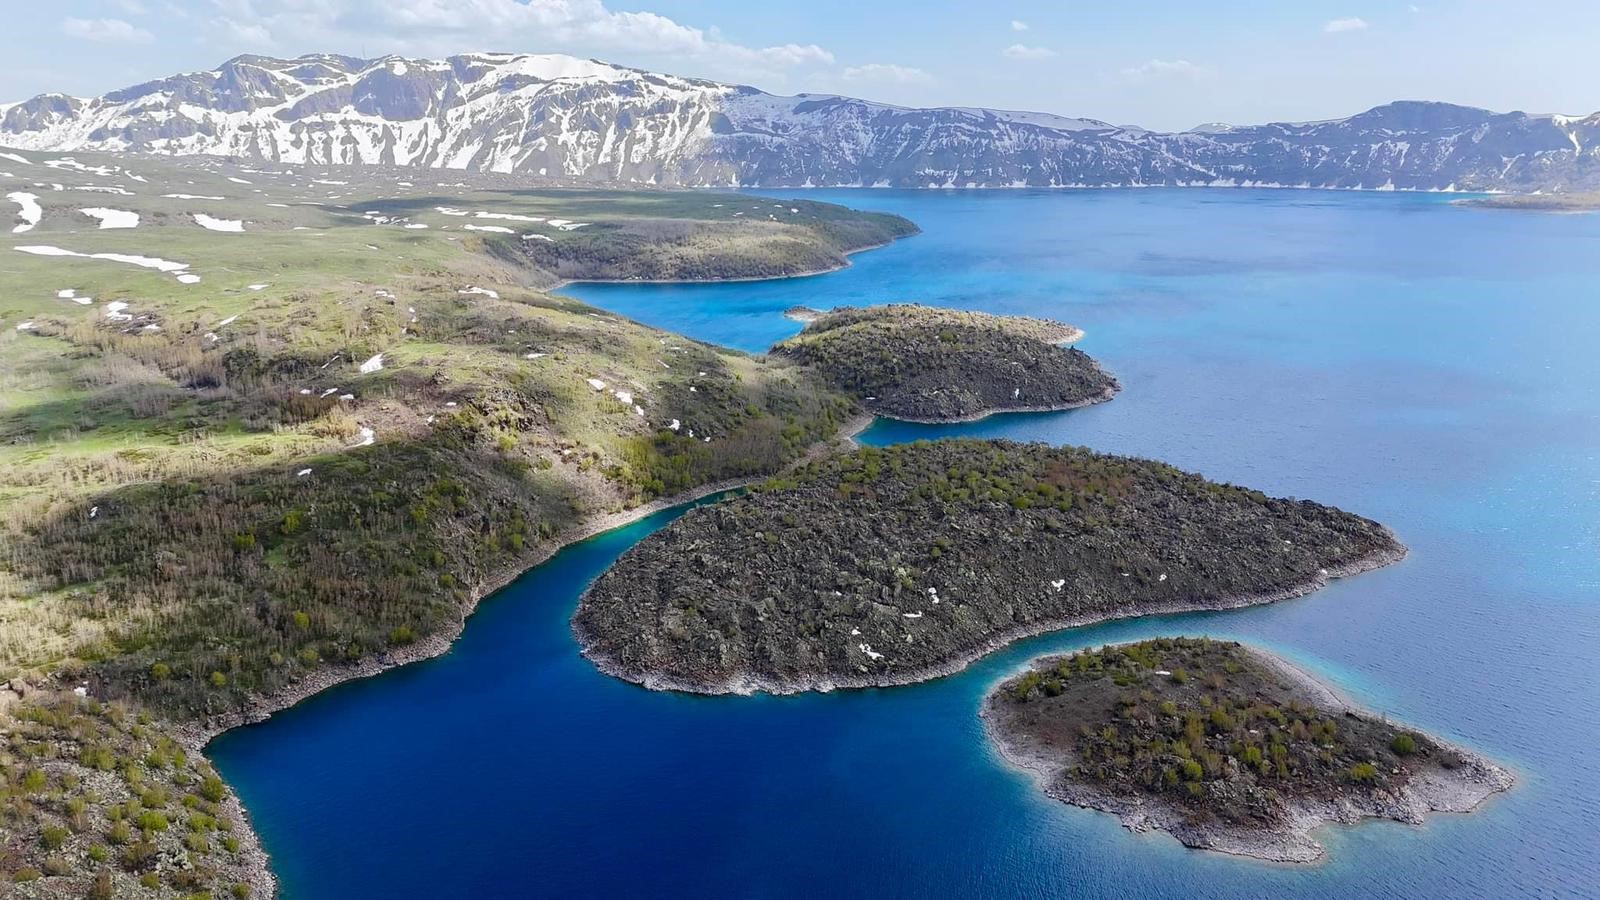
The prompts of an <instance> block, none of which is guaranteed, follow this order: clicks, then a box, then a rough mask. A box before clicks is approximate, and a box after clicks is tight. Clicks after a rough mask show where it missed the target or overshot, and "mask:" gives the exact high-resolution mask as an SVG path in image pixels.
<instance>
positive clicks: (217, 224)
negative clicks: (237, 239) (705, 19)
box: [190, 213, 244, 232]
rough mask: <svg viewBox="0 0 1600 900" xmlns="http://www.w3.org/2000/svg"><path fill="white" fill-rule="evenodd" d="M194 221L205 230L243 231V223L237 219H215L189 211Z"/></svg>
mask: <svg viewBox="0 0 1600 900" xmlns="http://www.w3.org/2000/svg"><path fill="white" fill-rule="evenodd" d="M190 215H192V216H194V222H195V224H196V225H199V226H200V227H201V228H204V229H205V230H207V231H233V232H240V231H244V223H243V222H241V221H239V220H238V219H216V218H212V217H211V216H208V215H206V214H205V213H190Z"/></svg>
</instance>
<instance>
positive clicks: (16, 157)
mask: <svg viewBox="0 0 1600 900" xmlns="http://www.w3.org/2000/svg"><path fill="white" fill-rule="evenodd" d="M0 159H9V160H11V161H12V162H19V163H22V164H23V165H25V166H31V165H33V163H32V162H30V161H29V160H28V158H27V157H26V156H22V155H20V154H16V153H4V152H0Z"/></svg>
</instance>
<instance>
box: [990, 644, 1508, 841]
mask: <svg viewBox="0 0 1600 900" xmlns="http://www.w3.org/2000/svg"><path fill="white" fill-rule="evenodd" d="M1247 649H1248V652H1249V653H1250V654H1251V655H1252V657H1253V658H1254V659H1255V660H1256V661H1257V662H1259V663H1262V664H1263V666H1264V667H1265V668H1268V669H1270V670H1271V671H1272V672H1273V673H1275V674H1276V675H1278V676H1279V677H1281V678H1283V679H1284V680H1285V681H1286V682H1288V683H1290V684H1292V685H1294V687H1295V688H1296V689H1297V690H1299V691H1302V692H1303V693H1304V694H1305V695H1307V696H1309V697H1313V698H1315V702H1316V705H1317V706H1318V707H1319V708H1322V709H1324V710H1327V711H1329V712H1333V713H1337V714H1339V715H1342V716H1351V717H1357V716H1365V715H1366V714H1365V713H1364V711H1363V710H1361V709H1360V708H1359V707H1358V706H1356V705H1355V704H1354V703H1353V702H1351V701H1350V700H1349V699H1348V698H1346V697H1345V696H1344V695H1343V694H1342V693H1340V692H1339V691H1338V690H1337V689H1335V688H1333V687H1332V686H1331V685H1329V684H1327V683H1326V682H1324V681H1322V680H1321V679H1319V678H1317V677H1316V676H1314V675H1312V674H1310V673H1308V672H1306V671H1305V670H1303V669H1301V668H1299V667H1298V666H1295V665H1294V664H1293V663H1290V662H1289V661H1288V660H1285V659H1283V658H1282V657H1280V656H1277V655H1276V654H1273V653H1270V652H1267V651H1265V650H1261V649H1260V648H1247ZM1038 662H1039V660H1033V661H1030V662H1029V663H1028V664H1027V665H1026V666H1024V667H1023V668H1022V669H1020V670H1018V671H1022V672H1025V671H1028V670H1030V669H1032V668H1033V667H1034V666H1035V665H1036V664H1037V663H1038ZM1016 675H1017V673H1016V672H1013V673H1012V674H1010V675H1007V676H1006V677H1005V678H1002V679H1000V680H998V681H997V682H996V683H995V684H994V685H993V686H992V687H991V689H990V691H989V692H987V694H986V696H985V699H984V701H983V704H982V707H981V708H980V711H979V716H980V718H981V719H982V720H983V723H984V731H985V733H986V734H987V735H988V737H989V740H990V746H991V747H992V748H993V749H994V751H995V752H996V754H997V755H998V756H999V757H1000V758H1001V759H1002V760H1003V761H1004V762H1006V763H1007V764H1008V765H1010V766H1011V767H1013V768H1015V769H1018V770H1021V771H1023V772H1026V773H1028V774H1029V775H1030V776H1032V777H1033V779H1034V781H1035V782H1036V784H1038V785H1039V787H1040V789H1041V790H1043V791H1044V793H1045V794H1046V795H1047V796H1049V797H1052V798H1054V799H1056V800H1059V801H1061V802H1063V803H1066V804H1069V805H1071V806H1077V807H1081V808H1084V809H1091V810H1096V811H1099V812H1105V813H1109V814H1111V815H1114V816H1116V817H1117V819H1118V821H1119V822H1121V824H1122V825H1123V827H1125V828H1127V829H1128V830H1129V831H1131V832H1134V833H1136V834H1143V833H1147V832H1151V831H1160V832H1165V833H1167V834H1169V835H1171V836H1172V837H1173V838H1174V839H1176V840H1177V841H1178V842H1179V843H1181V844H1183V845H1184V846H1186V847H1190V848H1193V849H1198V850H1209V851H1212V852H1217V853H1224V854H1228V855H1232V856H1241V857H1247V858H1250V859H1255V860H1261V861H1265V862H1275V863H1294V864H1307V863H1316V862H1320V861H1322V860H1323V859H1324V858H1325V856H1326V853H1325V849H1324V848H1323V846H1322V845H1321V844H1320V843H1318V842H1317V840H1316V839H1315V838H1313V837H1312V832H1314V831H1315V830H1317V829H1318V828H1321V827H1323V826H1324V825H1328V824H1339V825H1355V824H1359V823H1360V822H1362V821H1364V820H1369V819H1388V820H1393V821H1397V822H1403V823H1406V824H1409V825H1422V824H1424V822H1425V820H1426V817H1427V816H1428V815H1429V814H1431V813H1438V812H1444V813H1467V812H1471V811H1473V810H1475V809H1477V808H1479V807H1480V806H1482V805H1483V803H1485V802H1486V801H1487V800H1488V799H1489V798H1491V797H1493V796H1494V795H1495V794H1498V793H1501V792H1503V791H1506V790H1509V789H1510V788H1511V787H1512V786H1513V785H1514V784H1515V783H1516V778H1515V776H1513V775H1512V773H1511V772H1510V771H1509V770H1507V769H1506V768H1505V767H1503V766H1500V765H1498V764H1496V763H1494V762H1492V761H1490V760H1488V759H1487V758H1485V757H1483V756H1482V755H1481V754H1478V753H1476V752H1474V751H1471V750H1468V749H1466V748H1463V747H1460V746H1458V745H1455V744H1451V743H1447V742H1445V741H1442V740H1440V739H1438V738H1434V737H1431V736H1429V737H1428V738H1427V740H1428V741H1429V742H1430V743H1431V744H1433V745H1434V746H1436V747H1437V748H1439V749H1441V750H1443V751H1445V752H1448V753H1451V754H1453V755H1454V756H1455V758H1456V759H1457V761H1458V764H1457V765H1456V766H1455V767H1454V768H1441V767H1437V766H1435V767H1429V768H1427V769H1424V770H1422V771H1420V772H1416V773H1413V774H1411V775H1410V776H1409V777H1408V778H1407V779H1406V781H1405V782H1404V783H1402V784H1400V785H1398V786H1392V787H1386V788H1384V789H1382V790H1373V791H1370V792H1362V791H1356V790H1351V791H1348V792H1340V794H1339V795H1338V796H1336V797H1316V796H1290V797H1285V798H1283V810H1282V817H1281V819H1280V820H1279V821H1277V822H1275V823H1273V824H1272V825H1271V827H1254V828H1252V827H1246V826H1242V825H1239V824H1233V823H1227V822H1221V821H1217V820H1216V819H1210V820H1207V819H1201V818H1197V817H1196V816H1195V814H1194V812H1193V810H1191V809H1188V808H1185V807H1183V806H1180V805H1177V804H1174V803H1169V802H1163V801H1162V800H1161V799H1159V798H1156V797H1149V796H1140V795H1137V794H1128V793H1118V792H1116V791H1114V790H1111V789H1107V788H1102V787H1099V786H1096V785H1093V784H1089V783H1086V782H1083V781H1077V780H1073V779H1071V778H1070V777H1069V776H1068V775H1067V768H1066V767H1067V766H1068V765H1070V761H1071V756H1070V754H1069V755H1065V756H1064V755H1063V753H1062V751H1059V750H1055V751H1052V749H1051V748H1046V747H1043V746H1040V745H1039V744H1038V743H1037V742H1030V741H1027V740H1025V739H1021V738H1019V737H1018V736H1016V735H1013V734H1008V733H1007V732H1006V730H1005V728H1004V726H1002V724H1001V723H1000V721H999V719H1000V716H999V714H998V705H999V704H1001V703H1005V702H1007V701H1005V700H1004V699H1002V698H1003V697H1004V696H1005V694H1004V692H1003V690H1002V685H1004V684H1005V683H1007V682H1009V681H1011V680H1012V679H1014V678H1015V677H1016Z"/></svg>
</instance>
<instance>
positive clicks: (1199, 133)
mask: <svg viewBox="0 0 1600 900" xmlns="http://www.w3.org/2000/svg"><path fill="white" fill-rule="evenodd" d="M0 145H8V146H13V147H20V148H31V149H38V150H54V151H68V150H120V151H137V152H147V153H167V154H197V153H205V154H220V155H226V156H234V157H244V158H249V159H255V160H270V161H276V162H282V163H293V164H322V165H343V164H390V165H415V166H429V167H435V168H449V169H472V170H482V171H494V172H518V173H526V174H529V175H550V176H558V175H559V176H564V177H568V178H582V179H593V180H596V181H609V182H617V181H621V182H647V183H655V184H671V185H693V186H728V185H740V186H762V187H799V186H843V185H885V186H894V187H946V186H953V187H965V186H981V187H1015V186H1122V185H1250V184H1256V185H1282V186H1313V187H1346V188H1357V187H1360V188H1372V189H1385V188H1395V189H1416V190H1441V189H1451V188H1454V189H1461V190H1468V189H1471V190H1507V191H1533V190H1546V191H1551V190H1578V189H1595V188H1600V149H1597V148H1600V114H1595V115H1591V116H1588V117H1584V118H1572V117H1566V116H1555V115H1529V114H1526V113H1520V112H1513V113H1493V112H1489V111H1487V110H1481V109H1473V108H1470V107H1462V106H1452V105H1449V104H1443V103H1419V102H1403V103H1393V104H1389V105H1387V106H1381V107H1378V108H1376V109H1372V110H1369V111H1367V112H1365V113H1361V114H1360V115H1356V116H1352V117H1350V118H1348V119H1337V120H1332V121H1326V122H1310V123H1278V124H1270V125H1258V126H1248V127H1239V126H1228V125H1216V124H1211V125H1204V126H1200V127H1198V128H1195V129H1193V130H1190V131H1186V132H1181V133H1161V132H1153V131H1146V130H1144V129H1141V128H1131V127H1119V126H1115V125H1110V124H1107V123H1105V122H1100V121H1096V120H1093V119H1073V118H1066V117H1063V116H1055V115H1049V114H1046V113H1028V112H1007V111H1002V110H991V109H970V108H954V107H947V108H935V109H909V108H904V107H897V106H889V105H885V104H881V103H873V102H870V101H865V100H856V99H852V98H848V97H838V96H831V95H809V94H801V95H799V96H795V97H779V96H775V95H772V94H767V93H764V92H762V91H759V90H756V89H755V88H750V87H743V86H738V85H729V84H720V83H717V82H712V81H704V80H700V79H694V78H680V77H676V76H672V75H660V74H655V73H651V72H645V71H641V70H637V69H629V68H624V67H621V66H614V65H610V64H607V63H603V62H599V61H595V60H582V59H576V58H573V57H568V56H555V55H528V54H505V53H474V54H466V55H462V56H452V57H450V58H449V59H444V60H418V59H402V58H399V57H385V58H382V59H375V60H365V59H353V58H350V57H345V56H303V57H300V58H298V59H272V58H267V57H260V56H241V57H238V58H236V59H233V60H230V61H228V62H227V63H224V64H223V65H222V66H220V67H219V68H217V69H216V70H214V71H210V72H199V73H194V74H188V75H176V76H173V77H170V78H164V79H161V80H159V81H152V82H149V83H147V84H142V85H138V86H136V87H131V88H127V89H124V90H120V91H115V92H112V93H110V94H107V95H105V96H104V97H98V98H93V99H82V98H76V97H68V96H64V95H61V94H45V95H42V96H39V97H35V98H33V99H32V100H28V101H25V102H22V103H15V104H9V105H4V106H0Z"/></svg>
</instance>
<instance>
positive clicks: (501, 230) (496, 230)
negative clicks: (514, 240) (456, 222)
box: [461, 224, 516, 234]
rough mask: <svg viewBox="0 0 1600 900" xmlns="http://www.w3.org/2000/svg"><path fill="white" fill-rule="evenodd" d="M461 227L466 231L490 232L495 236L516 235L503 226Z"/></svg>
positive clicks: (468, 225)
mask: <svg viewBox="0 0 1600 900" xmlns="http://www.w3.org/2000/svg"><path fill="white" fill-rule="evenodd" d="M461 227H462V228H464V229H466V230H467V231H492V232H494V233H495V234H515V233H516V232H514V231H512V230H511V229H509V228H507V227H505V226H504V225H471V224H467V225H463V226H461Z"/></svg>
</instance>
